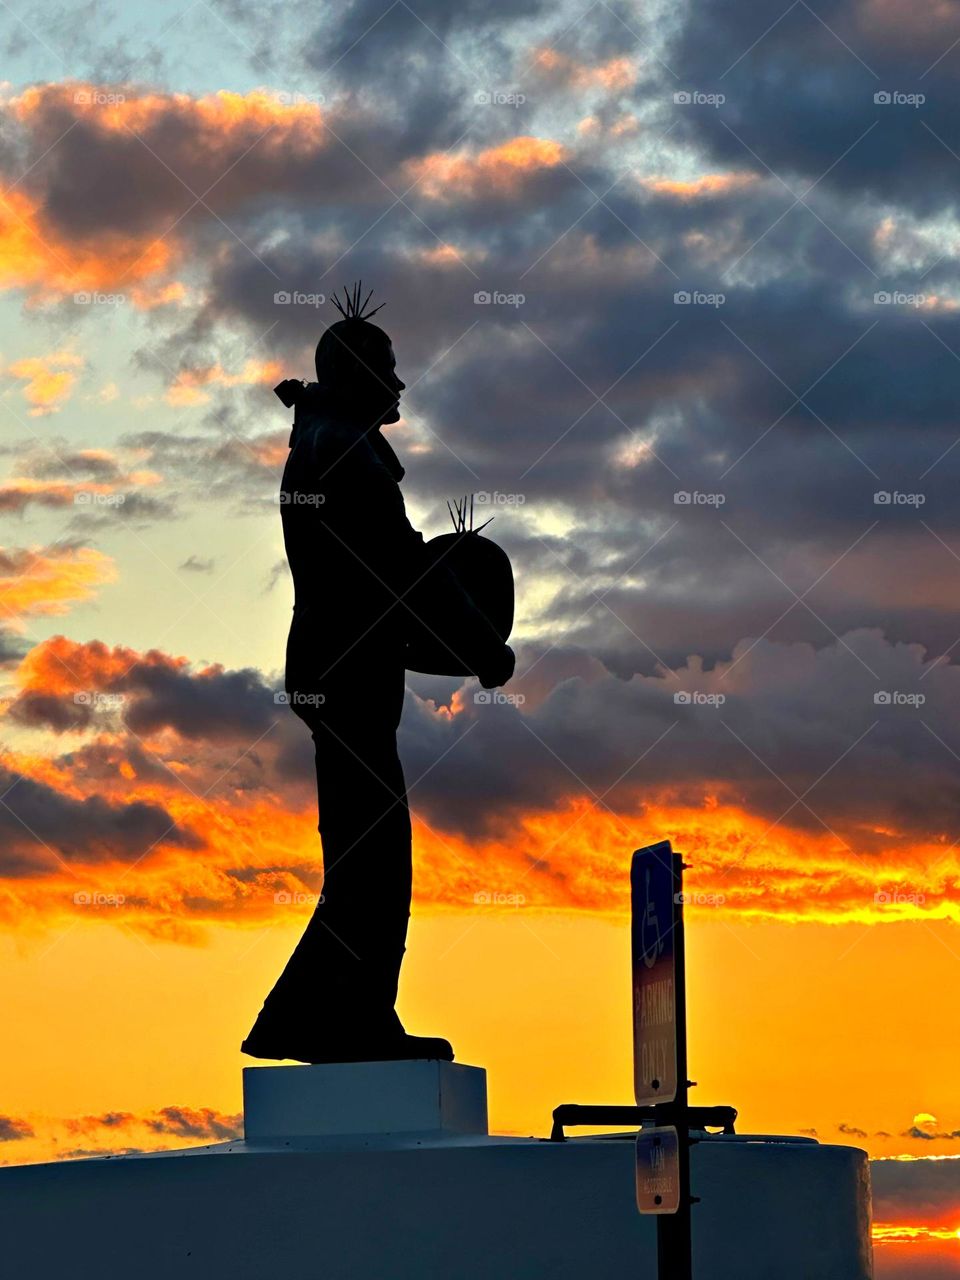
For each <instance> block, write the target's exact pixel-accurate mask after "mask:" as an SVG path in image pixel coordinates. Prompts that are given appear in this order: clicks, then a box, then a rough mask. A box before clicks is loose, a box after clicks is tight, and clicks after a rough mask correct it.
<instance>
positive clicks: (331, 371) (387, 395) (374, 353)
mask: <svg viewBox="0 0 960 1280" xmlns="http://www.w3.org/2000/svg"><path fill="white" fill-rule="evenodd" d="M344 293H345V295H346V290H344ZM359 296H360V295H359V287H356V288H355V289H354V292H353V295H352V297H350V296H347V303H346V307H341V306H340V303H339V300H338V299H336V298H334V299H333V301H334V304H335V306H336V307H337V309H338V310H339V311H340V313H341V315H342V316H343V319H342V320H338V321H337V322H336V323H335V324H332V325H331V326H330V328H329V329H327V331H326V332H325V333H324V335H323V337H322V338H321V339H320V341H319V343H318V344H317V355H316V366H317V382H318V383H319V384H320V386H321V388H322V389H323V392H324V395H325V397H326V398H327V400H328V401H329V402H330V403H331V404H332V405H334V406H335V407H336V408H337V409H338V411H339V412H341V413H343V414H345V415H346V416H348V417H350V418H351V419H353V420H354V421H357V422H359V423H361V424H362V425H363V426H365V427H375V426H379V425H380V424H381V423H385V422H396V421H397V419H398V418H399V417H400V412H399V408H398V406H399V403H400V392H401V391H403V389H404V384H403V383H402V382H401V381H400V379H399V378H398V377H397V372H396V364H397V362H396V358H395V356H394V354H393V343H392V342H391V341H390V337H389V335H388V334H386V333H384V331H383V330H382V329H381V328H380V327H379V325H375V324H371V323H370V320H369V316H367V317H365V316H364V315H363V306H362V305H358V302H359ZM367 300H368V301H369V295H368V299H367ZM382 305H383V304H382V303H381V306H382ZM379 310H380V308H379V307H375V308H374V311H371V312H370V313H369V315H373V314H374V312H376V311H379Z"/></svg>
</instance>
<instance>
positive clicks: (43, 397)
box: [6, 351, 86, 418]
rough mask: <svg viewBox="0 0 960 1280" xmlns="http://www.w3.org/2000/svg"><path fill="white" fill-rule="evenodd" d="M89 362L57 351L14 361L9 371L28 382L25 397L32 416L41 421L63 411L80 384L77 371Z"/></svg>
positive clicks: (9, 366) (68, 352)
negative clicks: (51, 414)
mask: <svg viewBox="0 0 960 1280" xmlns="http://www.w3.org/2000/svg"><path fill="white" fill-rule="evenodd" d="M85 363H86V362H85V361H84V359H83V357H82V356H78V355H75V354H74V353H73V352H72V351H54V352H52V353H51V354H50V355H48V356H28V357H26V358H24V359H22V360H14V361H13V362H12V363H11V364H8V365H7V369H6V372H7V374H8V376H10V377H13V378H19V379H21V380H23V381H24V382H25V384H26V385H25V386H24V387H23V398H24V399H25V400H26V402H27V404H29V405H30V416H31V417H32V418H38V417H43V416H45V415H47V414H50V413H57V412H58V410H60V409H62V408H63V406H64V405H65V404H66V402H67V400H68V399H69V398H70V393H71V391H72V390H73V385H74V383H75V382H76V377H77V375H76V373H75V372H74V370H76V369H82V368H83V366H84V364H85Z"/></svg>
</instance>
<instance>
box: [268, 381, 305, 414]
mask: <svg viewBox="0 0 960 1280" xmlns="http://www.w3.org/2000/svg"><path fill="white" fill-rule="evenodd" d="M273 391H274V394H275V395H276V396H277V397H278V398H279V399H280V401H281V402H282V403H283V404H284V405H286V407H287V408H288V409H291V408H292V407H293V406H294V405H295V404H296V403H297V401H298V400H299V399H300V397H301V396H302V395H303V392H304V386H303V383H302V382H301V381H300V379H299V378H284V380H283V382H281V383H280V384H279V385H278V386H276V387H274V388H273Z"/></svg>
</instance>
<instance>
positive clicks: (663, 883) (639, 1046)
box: [630, 840, 692, 1280]
mask: <svg viewBox="0 0 960 1280" xmlns="http://www.w3.org/2000/svg"><path fill="white" fill-rule="evenodd" d="M683 866H684V863H683V858H682V857H681V856H680V855H679V854H677V853H674V852H673V850H672V848H671V846H670V842H669V840H662V841H660V843H659V844H653V845H649V846H647V847H646V848H645V849H638V850H637V852H636V853H635V854H634V855H633V861H632V863H631V866H630V889H631V901H632V911H633V918H632V922H631V947H632V955H633V1061H634V1093H635V1096H636V1102H637V1106H638V1107H645V1106H653V1108H654V1119H655V1125H654V1127H653V1128H649V1129H641V1130H640V1132H639V1134H638V1135H637V1208H638V1209H639V1211H640V1212H641V1213H649V1214H656V1215H657V1266H658V1272H659V1276H660V1280H692V1257H691V1236H690V1225H691V1224H690V1205H691V1203H692V1201H691V1196H690V1116H689V1112H688V1108H687V1086H688V1084H689V1081H688V1080H687V1011H686V989H685V970H684V950H683Z"/></svg>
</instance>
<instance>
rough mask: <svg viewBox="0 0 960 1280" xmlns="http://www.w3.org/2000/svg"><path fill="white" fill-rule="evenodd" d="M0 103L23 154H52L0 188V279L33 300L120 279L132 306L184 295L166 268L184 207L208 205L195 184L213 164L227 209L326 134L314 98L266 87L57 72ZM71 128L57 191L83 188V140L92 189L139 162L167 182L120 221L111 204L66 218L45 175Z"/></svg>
mask: <svg viewBox="0 0 960 1280" xmlns="http://www.w3.org/2000/svg"><path fill="white" fill-rule="evenodd" d="M3 110H4V111H5V113H6V116H7V119H8V122H9V125H8V127H9V128H10V129H11V131H12V130H14V129H15V130H18V131H19V133H20V135H21V138H22V143H23V146H22V151H23V154H24V155H25V156H27V157H28V158H29V157H31V156H35V157H39V156H42V155H47V154H49V155H50V156H51V157H52V158H51V160H50V162H49V164H48V165H47V166H45V167H44V168H43V169H40V168H34V167H33V166H31V167H30V169H28V170H27V173H26V174H24V175H23V177H22V178H21V174H20V172H19V170H18V172H17V173H16V174H14V173H11V174H9V175H8V177H9V178H10V179H11V180H12V179H14V178H16V179H17V180H18V183H20V182H22V185H18V188H17V189H11V190H9V191H8V192H7V193H6V194H4V195H2V196H0V288H7V289H10V288H22V289H26V290H27V291H28V292H29V294H30V296H31V300H32V301H34V302H37V301H44V300H47V299H55V298H62V297H63V296H64V295H66V296H69V295H70V294H71V293H87V292H90V291H110V292H113V293H114V294H115V293H116V290H117V289H121V288H122V289H124V290H126V291H128V292H125V293H124V294H122V295H120V301H121V302H123V301H126V300H127V298H128V297H129V299H130V300H131V301H132V302H133V304H134V305H136V306H139V307H152V306H158V305H162V304H167V303H171V302H179V301H182V300H183V298H184V295H185V287H184V285H183V284H182V283H180V282H178V281H175V280H170V279H169V278H165V277H169V275H170V272H171V270H172V269H173V267H174V266H175V264H176V263H177V262H179V261H181V260H182V259H183V258H184V256H185V251H186V239H185V237H186V234H187V221H186V219H185V218H184V215H185V213H186V211H187V210H188V209H190V208H191V206H193V207H194V209H195V210H196V211H197V216H199V217H205V216H212V215H207V214H206V211H205V210H204V207H203V204H202V203H197V204H194V201H195V199H196V196H195V195H193V194H192V192H194V191H195V192H196V195H197V196H200V195H202V193H203V192H205V191H206V190H207V188H209V187H210V185H211V181H212V179H213V178H216V177H217V176H218V175H220V178H221V180H220V181H219V182H218V183H217V187H216V196H213V195H211V196H210V197H209V200H210V201H212V200H214V199H216V201H217V206H218V209H225V208H229V207H230V206H232V205H236V204H237V203H238V202H240V201H243V200H245V199H247V198H250V197H251V196H253V195H257V194H259V193H260V192H261V191H262V190H264V189H266V188H272V189H282V188H283V186H284V185H288V186H289V185H291V184H292V183H293V182H294V181H295V180H296V179H297V176H298V175H299V174H301V173H302V166H303V161H304V159H305V158H307V157H309V156H311V155H313V154H315V153H316V152H317V151H319V150H321V149H322V148H323V147H325V146H326V142H327V136H326V131H325V129H324V125H323V115H322V113H321V110H320V108H319V106H318V105H317V104H316V103H312V102H310V101H308V100H304V99H302V98H298V97H296V96H291V95H283V94H270V93H266V92H264V91H254V92H251V93H248V94H237V93H230V92H226V91H221V92H218V93H214V94H207V95H205V96H202V97H197V98H194V97H191V96H190V95H188V94H183V93H175V94H162V93H141V92H139V91H137V90H135V89H132V88H131V87H130V86H125V85H119V86H99V85H94V84H89V83H81V82H62V83H57V84H45V85H37V86H33V87H31V88H29V89H27V90H25V91H24V92H23V93H22V94H20V95H19V96H18V97H14V98H11V99H9V100H8V101H7V102H6V104H5V105H4V107H3ZM67 133H69V134H70V142H69V144H68V146H69V148H70V149H71V150H70V153H69V154H70V158H71V164H69V165H67V167H66V168H65V169H64V171H63V182H62V184H61V187H62V189H61V190H60V191H59V193H58V194H59V198H60V201H61V202H62V201H63V200H64V198H65V196H64V191H65V190H66V188H68V187H69V186H70V184H73V185H74V186H75V187H77V188H78V189H77V190H76V191H75V192H74V198H75V201H81V200H83V199H84V198H85V197H86V198H89V196H90V192H89V191H87V190H86V188H84V189H83V190H80V189H79V188H80V187H83V184H84V183H85V182H87V181H88V175H89V171H90V166H88V165H84V164H81V163H79V162H77V161H76V159H75V156H76V155H77V154H79V149H80V148H81V147H83V148H84V153H89V154H90V156H91V157H93V158H94V159H95V162H96V163H95V165H94V167H95V168H96V170H97V172H98V174H100V175H101V183H100V186H99V187H98V189H97V190H98V192H99V191H102V190H105V189H109V185H110V181H111V179H113V180H115V181H116V182H118V183H119V182H126V183H133V185H134V189H136V187H137V185H138V184H137V176H138V174H141V170H139V169H134V168H133V166H135V165H139V166H142V174H141V176H142V177H143V179H144V182H141V183H140V184H139V185H140V186H141V187H143V186H144V185H145V183H146V182H147V181H148V180H149V181H152V182H153V183H154V184H155V185H156V183H157V182H158V181H162V182H163V184H164V185H162V186H158V187H157V188H156V190H151V191H149V192H147V191H144V194H143V199H142V202H141V203H140V204H139V206H138V205H137V202H136V201H134V202H133V203H132V204H131V208H130V210H128V211H127V214H126V215H125V222H126V223H127V224H128V225H126V226H125V227H124V228H121V227H119V226H118V225H117V220H116V219H115V218H113V217H108V216H104V217H103V218H100V219H91V221H90V222H89V224H87V223H84V222H83V221H82V220H81V222H80V224H79V225H77V226H74V225H73V224H72V222H71V219H70V217H69V216H68V217H66V218H65V217H64V216H63V214H62V212H60V211H59V210H58V212H57V213H56V214H55V213H54V211H53V208H52V204H51V201H50V200H49V199H48V197H47V193H46V189H45V187H44V183H46V182H49V181H51V178H50V174H51V173H53V174H54V175H55V176H56V175H57V174H58V173H59V172H60V171H59V170H58V169H57V168H56V165H57V162H58V160H60V159H62V157H61V155H60V153H59V152H57V151H56V150H55V147H56V144H57V143H58V142H59V141H60V139H61V138H63V137H64V136H65V135H66V134H67ZM158 156H162V157H163V163H161V162H160V161H159V160H158V158H157V157H158ZM241 159H243V160H245V161H246V163H245V164H243V165H241V164H240V161H241ZM164 166H166V168H165V167H164ZM171 170H172V171H173V172H172V173H171V172H170V171H171ZM174 173H176V174H178V175H179V176H180V179H181V180H180V181H178V180H177V178H175V177H174V176H173V174H174ZM131 174H132V176H131ZM163 175H165V176H163ZM81 300H82V299H81Z"/></svg>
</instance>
